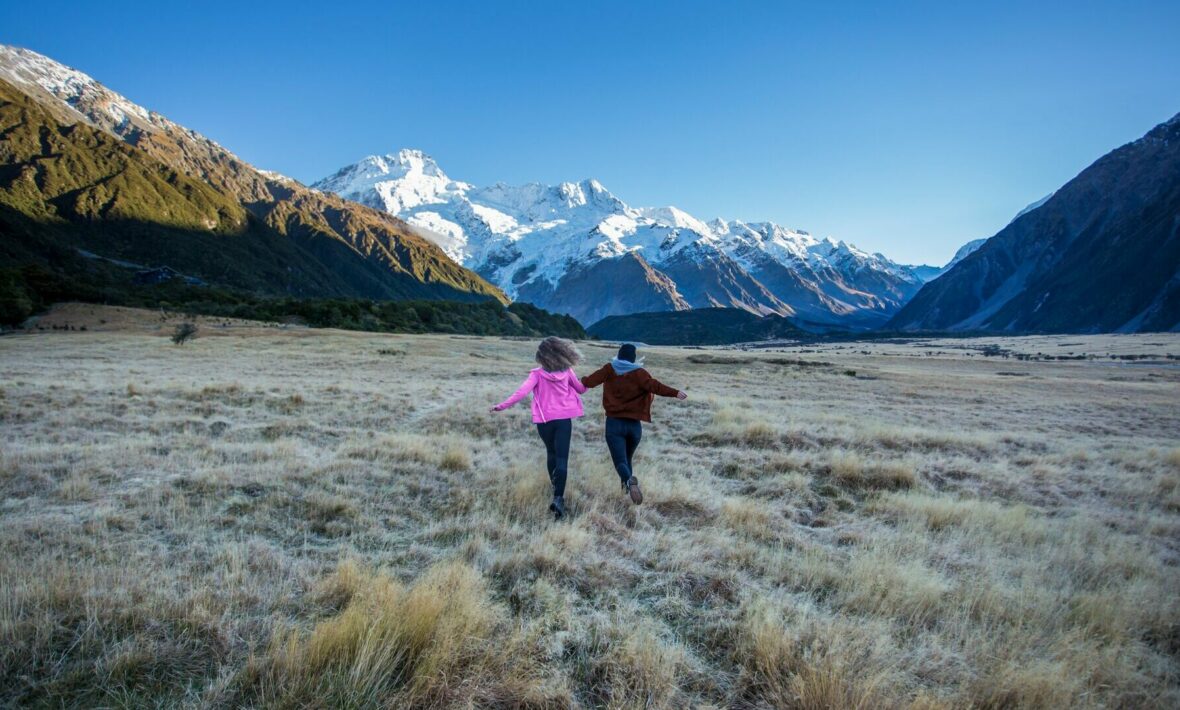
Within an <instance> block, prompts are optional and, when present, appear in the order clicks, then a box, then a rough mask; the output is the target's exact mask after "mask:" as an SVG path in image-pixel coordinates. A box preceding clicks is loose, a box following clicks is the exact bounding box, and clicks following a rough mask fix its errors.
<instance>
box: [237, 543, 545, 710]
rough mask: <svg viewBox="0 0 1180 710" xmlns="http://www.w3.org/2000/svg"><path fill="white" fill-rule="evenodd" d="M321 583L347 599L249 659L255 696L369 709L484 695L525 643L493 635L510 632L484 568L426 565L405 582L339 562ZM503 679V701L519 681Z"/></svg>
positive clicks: (280, 635)
mask: <svg viewBox="0 0 1180 710" xmlns="http://www.w3.org/2000/svg"><path fill="white" fill-rule="evenodd" d="M325 584H326V586H327V587H328V588H329V589H331V590H333V591H334V593H335V594H336V595H337V596H346V597H347V598H348V601H347V604H346V605H345V606H344V608H343V609H342V610H341V611H340V612H339V613H338V614H336V615H335V616H332V617H329V618H327V619H325V620H323V621H321V622H319V623H317V624H316V625H315V626H314V627H313V628H312V629H311V630H310V631H307V632H305V631H301V630H298V629H293V630H288V631H280V632H278V633H277V634H276V637H275V639H274V640H273V641H272V643H271V644H270V647H269V649H268V650H267V652H266V654H265V655H264V656H262V657H257V658H255V659H253V661H252V666H253V667H252V668H251V669H250V670H251V671H252V673H253V674H256V680H255V683H256V687H257V695H258V698H259V699H260V700H261V702H263V703H265V704H268V705H269V704H275V705H282V706H292V705H299V706H309V705H313V706H322V707H326V706H335V707H342V706H348V707H366V706H367V707H374V706H378V705H399V704H404V705H446V704H452V703H455V702H459V701H461V700H462V699H464V698H467V699H470V698H472V697H475V696H477V695H478V696H482V697H483V698H484V699H487V698H488V695H489V693H490V692H491V690H490V688H491V686H495V685H498V684H500V681H499V678H500V677H501V676H509V675H511V674H510V673H509V669H510V667H511V665H512V664H513V659H511V658H510V657H509V654H510V653H511V652H513V651H516V652H518V653H519V652H521V650H522V649H520V648H519V647H516V648H514V639H513V638H512V635H511V633H508V634H507V635H499V634H497V631H499V632H501V633H504V632H507V631H508V629H507V627H506V625H505V622H504V613H503V610H502V609H499V608H497V607H496V606H495V605H494V604H493V603H492V602H491V600H490V599H489V595H488V592H487V588H486V584H485V583H484V581H483V578H482V577H481V575H480V574H479V573H478V572H477V571H475V570H474V569H472V568H470V567H468V566H466V565H464V564H462V563H458V562H452V563H447V564H442V565H439V566H436V567H433V568H431V569H430V570H427V571H426V572H425V573H424V574H423V576H422V577H421V578H419V579H418V580H417V581H416V582H415V583H414V584H413V585H411V586H410V587H408V588H407V587H404V586H402V585H401V584H399V583H397V582H396V581H394V580H393V579H391V578H389V577H388V576H386V575H383V574H380V573H374V572H368V571H362V570H358V569H357V568H356V566H355V565H354V564H345V565H342V567H341V569H340V570H338V571H337V573H336V578H335V579H333V580H329V581H327V582H325ZM494 636H497V637H496V638H493V637H494ZM516 643H519V641H517V642H516ZM517 660H519V659H517ZM506 680H507V679H506ZM505 685H507V687H506V688H503V689H502V690H503V692H505V697H503V698H501V700H510V699H511V698H512V697H515V696H516V695H517V691H519V688H517V687H513V686H512V685H511V681H510V680H508V681H507V682H506V683H505ZM477 691H478V692H477Z"/></svg>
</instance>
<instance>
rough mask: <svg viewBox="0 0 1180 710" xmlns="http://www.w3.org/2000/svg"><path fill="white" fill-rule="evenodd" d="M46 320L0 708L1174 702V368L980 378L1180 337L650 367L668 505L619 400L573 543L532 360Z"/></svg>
mask: <svg viewBox="0 0 1180 710" xmlns="http://www.w3.org/2000/svg"><path fill="white" fill-rule="evenodd" d="M53 319H56V320H53ZM99 321H106V322H105V323H100V322H99ZM45 322H46V323H50V324H58V325H62V324H65V323H66V322H69V323H70V324H72V325H74V326H75V329H74V330H69V331H63V330H60V329H59V330H57V331H53V330H47V331H45V332H41V333H37V334H32V335H19V336H12V337H4V338H0V372H3V373H4V376H3V381H2V382H0V550H3V555H2V556H0V705H4V706H7V705H14V706H16V705H22V706H23V705H34V706H61V705H66V706H135V707H138V706H145V705H146V706H161V705H167V706H174V705H182V706H189V707H237V706H255V707H331V706H348V707H454V706H459V707H553V708H564V707H571V706H572V707H616V708H632V707H650V708H681V707H693V706H701V707H747V708H764V707H775V708H834V707H850V708H903V707H905V708H961V707H991V708H1007V707H1043V708H1055V707H1175V706H1178V705H1180V666H1178V664H1180V595H1177V593H1176V590H1177V589H1180V435H1178V432H1180V370H1178V369H1177V368H1176V366H1175V361H1168V360H1166V359H1161V358H1152V359H1148V360H1141V361H1125V360H1113V361H1112V360H1110V359H1109V358H1107V359H1093V360H1084V361H1077V360H1069V361H1054V362H1034V361H1018V360H1015V359H1008V360H1004V359H1002V358H1001V359H997V358H985V357H982V356H981V355H980V354H979V353H980V349H981V348H982V347H983V346H985V345H999V346H1002V347H1003V348H1005V349H1007V350H1010V351H1012V352H1030V353H1035V352H1061V351H1062V350H1064V351H1065V352H1073V351H1077V352H1083V351H1085V352H1090V353H1104V354H1106V355H1110V354H1116V355H1120V356H1127V355H1135V354H1139V353H1157V354H1158V353H1177V352H1180V338H1178V337H1177V336H1174V335H1170V336H1162V335H1150V336H1108V337H1096V336H1086V337H1084V338H1075V337H1073V336H1070V337H1069V338H1048V337H1039V338H1029V339H987V340H984V341H974V340H963V341H926V342H912V343H850V344H837V345H830V346H825V347H822V348H816V346H804V347H793V348H785V350H787V351H789V352H790V353H791V354H790V355H789V356H786V357H784V356H778V357H775V356H768V355H766V354H764V353H743V352H741V351H740V350H731V351H727V352H724V353H721V356H717V354H716V353H715V354H714V355H713V356H710V357H704V358H702V357H700V355H701V354H702V353H701V351H699V350H688V349H684V350H681V349H674V348H656V349H652V350H650V351H649V352H648V353H647V354H648V365H649V367H650V368H651V369H652V371H653V372H654V373H655V374H656V376H657V377H659V378H660V379H662V380H663V381H665V382H667V383H669V384H672V385H675V386H679V387H682V388H684V389H686V390H687V391H689V393H690V395H691V397H690V399H689V400H687V401H686V402H675V401H671V400H660V401H658V402H657V403H656V407H655V417H656V423H655V424H653V425H651V426H649V427H647V428H646V429H645V433H644V443H643V446H642V447H641V449H640V452H639V454H638V457H637V473H638V474H639V475H640V477H641V479H642V481H643V483H644V489H645V494H646V502H645V504H644V505H643V506H640V507H638V508H637V507H634V506H632V505H631V504H630V503H629V502H628V501H627V499H626V498H625V497H624V496H623V495H622V494H621V493H620V492H619V490H618V485H617V482H616V477H615V474H614V472H613V470H612V468H611V466H610V464H609V460H608V459H607V456H606V453H605V449H604V446H603V445H602V442H601V435H602V431H601V409H600V406H599V405H598V402H597V397H589V398H587V404H588V407H587V409H588V416H587V417H586V418H585V419H584V420H581V421H579V422H577V423H576V424H575V430H574V443H573V453H572V458H571V471H570V479H569V489H568V491H567V504H568V506H569V508H570V513H571V514H570V516H569V518H568V520H566V521H563V522H561V523H554V522H553V521H552V519H551V517H550V516H549V514H548V513H547V511H546V505H547V503H548V494H549V491H548V481H547V479H546V477H545V473H544V470H543V462H544V452H543V449H542V448H541V446H540V445H539V442H538V441H537V437H536V434H535V431H534V429H533V427H532V425H531V424H530V423H529V418H528V414H527V409H526V408H525V407H518V408H517V409H514V410H511V411H510V412H507V413H504V414H499V415H491V414H488V413H487V412H486V407H487V405H488V404H489V403H491V402H494V401H497V400H499V399H501V398H502V397H503V396H504V395H505V394H506V393H507V392H510V391H511V389H512V388H513V387H514V386H515V385H516V384H517V383H518V382H519V380H520V379H521V377H522V376H523V374H524V372H525V371H526V370H527V369H528V368H529V367H530V366H531V354H532V349H533V347H534V346H535V344H534V343H532V342H524V341H511V340H495V339H481V338H467V337H447V336H412V337H411V336H365V335H358V334H353V333H333V332H316V331H307V330H303V329H294V330H282V329H278V328H273V327H261V326H256V325H252V324H247V323H231V324H229V325H227V326H226V327H224V328H219V327H218V326H217V324H215V323H204V324H202V330H201V333H199V334H198V337H197V338H196V339H195V340H194V341H193V342H191V343H190V344H188V345H186V346H185V347H183V348H179V347H175V346H173V345H171V344H170V343H169V342H168V339H167V336H168V334H169V333H170V332H171V325H170V323H169V322H167V319H166V318H163V319H162V318H161V316H160V314H158V313H147V314H145V313H142V312H135V311H131V310H127V309H110V310H104V309H102V308H99V307H91V306H72V307H69V308H68V309H64V310H62V311H59V312H56V313H55V314H54V315H53V316H52V317H51V318H50V319H47V320H46V321H45ZM82 325H86V326H87V329H86V330H85V331H81V330H79V328H80V327H81V326H82ZM212 334H216V335H218V337H206V336H207V335H212ZM582 346H583V350H584V351H585V352H586V353H587V354H588V356H589V357H590V359H591V361H590V362H588V363H586V365H585V366H584V368H585V369H589V368H590V367H592V366H595V365H597V364H598V363H599V362H600V361H605V360H606V359H607V358H608V357H609V356H610V354H611V350H610V349H607V348H605V347H602V346H601V345H598V344H594V343H584V344H582ZM806 351H811V352H806ZM928 353H929V354H928ZM797 358H804V359H807V358H811V359H814V360H817V361H826V362H830V363H832V364H831V366H830V367H824V366H809V367H803V366H799V365H797V364H793V363H794V361H795V360H796V359H797ZM849 370H853V371H855V372H856V373H857V375H856V377H852V376H849V375H847V374H846V371H849ZM1013 373H1019V375H1014V374H1013Z"/></svg>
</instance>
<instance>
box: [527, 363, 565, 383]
mask: <svg viewBox="0 0 1180 710" xmlns="http://www.w3.org/2000/svg"><path fill="white" fill-rule="evenodd" d="M535 372H536V373H537V374H538V375H540V376H541V377H544V378H545V379H547V380H550V381H551V382H561V381H562V380H564V379H565V378H567V377H569V370H562V371H561V372H549V371H548V370H546V369H545V368H543V367H538V368H536V369H535Z"/></svg>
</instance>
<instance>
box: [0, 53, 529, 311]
mask: <svg viewBox="0 0 1180 710" xmlns="http://www.w3.org/2000/svg"><path fill="white" fill-rule="evenodd" d="M0 81H2V82H3V83H2V85H0V92H2V97H0V110H2V111H3V115H4V119H3V120H4V124H3V125H4V127H3V131H4V138H3V143H2V147H0V151H2V154H0V195H3V204H2V207H3V210H0V220H2V221H0V229H3V234H4V236H5V239H4V244H3V249H2V251H0V257H4V258H5V259H6V260H7V261H9V262H12V261H13V260H15V259H17V258H20V259H23V260H29V259H37V260H40V261H41V262H45V263H48V262H54V263H59V262H60V258H59V257H61V256H62V255H63V254H66V253H70V252H73V251H75V250H76V249H78V248H84V249H86V250H87V251H89V252H92V253H96V254H98V255H99V256H103V257H110V258H119V259H126V260H129V261H135V262H140V263H149V264H157V265H158V264H168V265H170V266H172V267H174V268H177V269H181V270H183V271H186V272H190V273H193V274H195V275H199V276H201V277H203V278H205V279H208V280H210V281H213V282H217V283H225V284H227V285H231V286H238V287H242V288H246V289H250V290H262V291H268V292H275V293H285V294H291V295H298V296H359V297H369V298H446V299H456V300H482V299H487V298H494V299H498V300H500V301H506V298H505V297H504V295H503V293H502V292H501V291H500V290H499V289H497V288H496V287H495V286H493V285H491V284H489V283H488V282H487V281H485V280H484V279H483V278H481V277H480V276H478V275H476V274H475V273H473V272H471V271H469V270H467V269H465V268H463V267H462V266H459V265H457V264H455V263H454V262H453V261H452V260H451V259H450V258H448V257H447V256H446V254H444V253H443V252H442V251H441V250H440V249H439V248H438V247H437V246H436V245H435V244H434V243H433V242H431V241H429V240H427V239H424V238H422V237H421V236H420V235H418V234H417V233H416V232H415V231H414V230H412V229H410V228H409V227H407V226H406V225H405V223H403V222H401V221H400V220H397V219H396V218H393V217H391V216H390V215H388V214H386V213H384V212H382V211H379V210H373V209H368V208H365V207H362V206H360V205H356V204H354V203H351V202H348V201H346V200H343V199H340V198H338V197H336V196H334V195H328V194H324V193H321V192H318V191H315V190H310V189H308V188H306V187H304V186H302V185H300V184H299V183H297V182H295V181H293V180H290V179H287V178H283V177H282V176H277V175H275V174H273V173H266V172H263V171H259V170H257V169H255V168H254V167H252V166H250V165H249V164H247V163H245V162H244V161H242V160H241V159H239V158H237V157H236V156H235V155H233V154H232V153H230V152H229V151H228V150H226V149H225V148H223V147H221V146H220V145H218V144H217V143H215V142H214V141H211V140H209V139H207V138H205V137H204V136H201V135H200V134H199V133H196V132H194V131H191V130H189V129H187V128H184V127H182V126H180V125H178V124H176V123H174V122H172V121H169V120H168V119H167V118H165V117H163V116H161V115H160V114H158V113H155V112H152V111H149V110H147V109H145V108H143V107H141V106H138V105H136V104H135V103H133V102H131V101H130V100H128V99H127V98H125V97H123V96H121V95H119V94H117V93H115V92H113V91H111V90H110V89H107V88H106V87H104V86H103V85H102V84H99V83H98V82H97V81H95V80H94V79H92V78H91V77H89V76H87V75H85V74H83V73H81V72H79V71H76V70H73V69H70V68H68V67H65V66H63V65H61V64H59V63H57V62H54V61H53V60H51V59H49V58H47V57H44V56H42V55H40V54H37V53H36V52H32V51H30V50H26V49H18V48H14V47H8V46H2V45H0ZM63 250H64V251H63Z"/></svg>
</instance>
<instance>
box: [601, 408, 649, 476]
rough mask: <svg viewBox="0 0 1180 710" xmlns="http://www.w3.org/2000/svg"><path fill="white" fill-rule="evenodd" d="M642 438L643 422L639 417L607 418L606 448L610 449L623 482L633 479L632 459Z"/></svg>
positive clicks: (611, 456)
mask: <svg viewBox="0 0 1180 710" xmlns="http://www.w3.org/2000/svg"><path fill="white" fill-rule="evenodd" d="M642 438H643V424H642V423H641V422H640V421H639V420H638V419H620V418H617V417H607V418H606V448H608V449H610V458H611V461H613V462H614V464H615V471H617V472H618V474H619V478H621V479H622V480H623V483H626V482H627V481H629V480H630V479H631V476H632V474H633V470H632V468H631V459H632V458H633V457H634V456H635V449H638V448H639V440H640V439H642Z"/></svg>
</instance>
